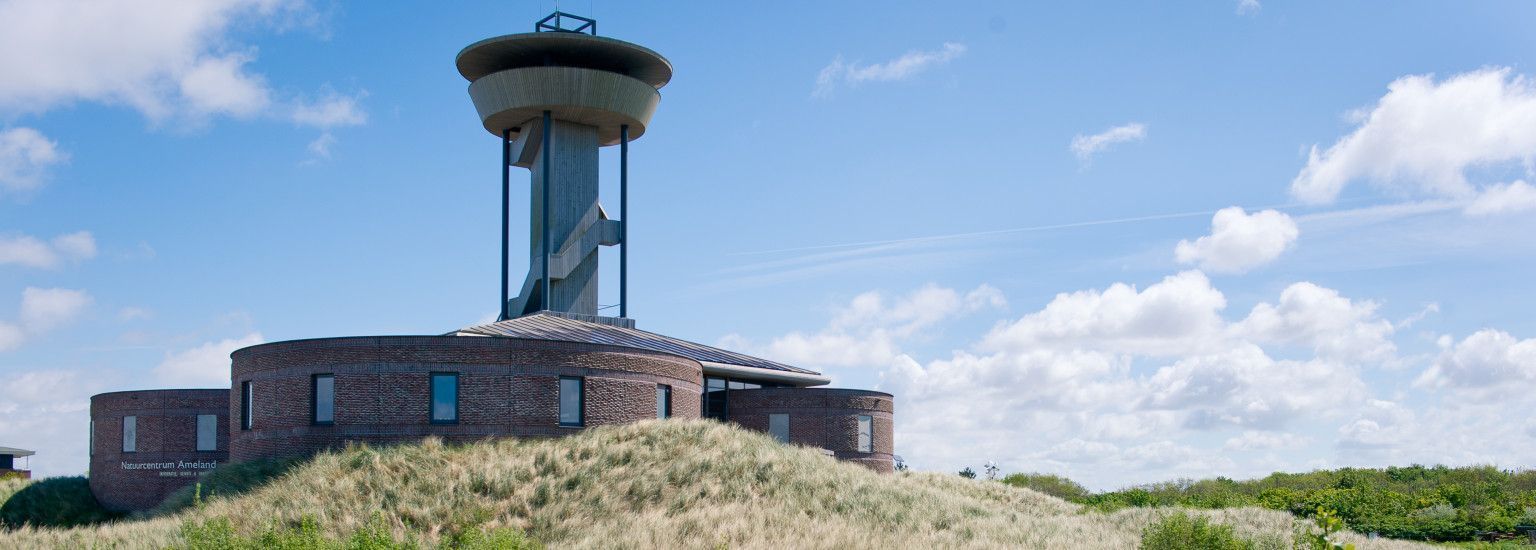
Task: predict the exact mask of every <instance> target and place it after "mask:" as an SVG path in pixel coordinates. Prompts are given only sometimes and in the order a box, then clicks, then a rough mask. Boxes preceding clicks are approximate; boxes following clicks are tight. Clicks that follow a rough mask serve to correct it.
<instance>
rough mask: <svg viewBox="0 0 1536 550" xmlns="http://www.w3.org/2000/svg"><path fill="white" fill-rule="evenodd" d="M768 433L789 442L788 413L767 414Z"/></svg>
mask: <svg viewBox="0 0 1536 550" xmlns="http://www.w3.org/2000/svg"><path fill="white" fill-rule="evenodd" d="M768 433H769V434H772V435H773V437H774V439H777V440H779V441H782V442H785V443H789V415H787V414H770V415H768Z"/></svg>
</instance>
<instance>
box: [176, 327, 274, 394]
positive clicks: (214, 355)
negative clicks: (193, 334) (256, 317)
mask: <svg viewBox="0 0 1536 550" xmlns="http://www.w3.org/2000/svg"><path fill="white" fill-rule="evenodd" d="M264 341H265V340H263V339H262V337H261V334H260V333H254V332H253V333H250V334H247V335H245V336H243V337H240V338H229V339H224V340H219V341H217V342H207V343H204V344H203V345H201V346H198V347H195V348H191V349H187V350H182V351H179V352H176V353H167V354H166V356H165V360H164V361H161V362H160V365H159V366H156V367H155V377H156V378H158V379H159V380H160V382H161V383H163V384H169V385H171V386H174V387H229V354H230V353H233V352H234V351H235V350H237V349H240V348H244V347H249V346H254V345H256V344H260V343H262V342H264Z"/></svg>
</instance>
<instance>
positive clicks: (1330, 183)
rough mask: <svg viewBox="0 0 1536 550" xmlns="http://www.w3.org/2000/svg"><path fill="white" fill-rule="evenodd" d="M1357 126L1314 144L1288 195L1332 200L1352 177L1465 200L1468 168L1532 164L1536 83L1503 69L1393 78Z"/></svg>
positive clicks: (1470, 191) (1471, 190) (1470, 188)
mask: <svg viewBox="0 0 1536 550" xmlns="http://www.w3.org/2000/svg"><path fill="white" fill-rule="evenodd" d="M1358 119H1359V120H1360V123H1359V126H1358V127H1357V128H1355V129H1354V131H1352V132H1350V134H1349V135H1347V136H1344V137H1343V138H1340V139H1339V140H1338V141H1337V142H1335V143H1334V144H1333V145H1332V146H1330V147H1328V149H1327V150H1324V151H1319V150H1318V148H1317V147H1316V146H1313V147H1312V151H1311V153H1310V155H1309V156H1308V159H1307V165H1306V167H1305V168H1303V169H1302V170H1301V173H1300V174H1298V175H1297V176H1296V178H1295V180H1293V181H1292V182H1291V194H1292V195H1294V196H1295V197H1296V198H1298V199H1301V200H1303V201H1306V202H1311V203H1330V202H1333V201H1334V199H1335V198H1337V197H1338V195H1339V193H1340V191H1342V190H1343V188H1344V187H1345V186H1346V185H1347V184H1348V183H1350V182H1352V181H1356V180H1368V181H1370V182H1372V183H1375V184H1376V185H1378V186H1381V187H1385V188H1388V189H1390V190H1392V191H1395V192H1398V193H1422V194H1428V195H1433V196H1439V197H1450V198H1460V199H1470V198H1471V197H1473V196H1474V195H1476V193H1477V190H1476V187H1475V186H1474V185H1473V184H1472V183H1471V182H1469V181H1468V180H1467V177H1466V176H1467V171H1468V170H1469V169H1471V168H1479V169H1486V168H1488V167H1498V166H1503V165H1510V164H1517V163H1523V164H1525V165H1526V166H1530V165H1531V164H1532V163H1533V162H1536V86H1533V85H1532V82H1531V80H1530V79H1528V78H1526V77H1524V76H1520V75H1515V74H1513V71H1511V70H1510V69H1509V68H1487V69H1481V70H1477V71H1472V72H1468V73H1463V74H1458V75H1455V76H1452V77H1450V78H1448V79H1446V80H1443V81H1439V82H1436V81H1435V79H1434V78H1433V77H1432V76H1429V75H1416V76H1405V77H1402V78H1399V79H1397V80H1396V81H1394V82H1392V83H1391V84H1390V85H1388V86H1387V94H1386V95H1385V96H1382V98H1381V99H1380V100H1379V101H1377V103H1376V105H1375V106H1374V107H1373V108H1370V109H1369V110H1368V112H1367V111H1362V112H1361V114H1360V115H1359V117H1358Z"/></svg>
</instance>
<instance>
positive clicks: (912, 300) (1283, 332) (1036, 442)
mask: <svg viewBox="0 0 1536 550" xmlns="http://www.w3.org/2000/svg"><path fill="white" fill-rule="evenodd" d="M994 291H995V290H994V289H991V288H990V287H983V288H981V289H978V290H976V291H972V292H970V293H965V294H962V293H960V292H956V291H954V290H950V289H945V288H943V287H935V286H928V287H924V288H922V289H919V290H918V291H915V292H912V293H909V294H907V295H904V296H901V297H898V298H896V299H889V298H887V297H886V296H885V295H884V294H883V293H879V292H870V293H865V294H861V295H859V296H857V297H855V298H853V299H852V300H850V301H849V302H848V303H847V304H846V305H845V306H843V307H840V308H838V309H836V310H835V311H833V312H832V315H831V316H830V319H829V322H828V325H827V328H825V329H823V330H821V331H817V332H797V333H792V334H791V335H790V336H789V337H784V338H778V339H774V342H793V343H794V344H795V345H796V346H801V347H802V349H805V350H810V351H806V352H805V357H806V358H816V357H823V358H824V357H833V358H836V359H835V360H836V361H839V362H847V363H849V364H853V363H857V364H860V365H861V366H869V367H873V370H874V371H875V372H876V373H877V374H878V380H879V382H878V385H877V387H878V389H880V390H883V391H889V392H892V393H894V394H896V395H897V396H898V399H900V400H901V402H902V403H903V405H902V410H903V411H906V412H904V413H902V414H900V415H898V416H897V435H896V437H897V440H898V452H899V453H901V454H902V455H903V456H904V457H906V458H907V459H908V460H909V461H910V462H911V463H913V464H915V465H917V466H918V467H919V468H924V469H930V468H931V469H938V470H951V469H958V468H960V467H962V466H964V465H967V464H970V465H972V466H974V465H975V464H976V463H977V462H978V461H981V460H996V461H998V462H999V463H1001V464H1002V465H1003V466H1004V468H1005V469H1008V470H1012V471H1049V472H1055V473H1061V474H1065V475H1069V476H1071V477H1073V478H1074V479H1077V480H1079V481H1081V482H1084V483H1087V484H1089V485H1090V486H1095V487H1100V488H1107V487H1114V486H1119V485H1124V484H1127V483H1134V482H1148V481H1155V480H1160V479H1170V478H1175V477H1188V476H1209V475H1213V473H1212V472H1219V473H1220V474H1221V475H1252V474H1254V473H1260V472H1267V471H1272V470H1273V469H1274V468H1276V467H1277V466H1276V464H1277V462H1275V461H1276V460H1290V459H1281V458H1275V457H1277V456H1285V457H1295V458H1294V462H1286V463H1285V464H1290V466H1288V467H1291V468H1305V467H1313V465H1312V464H1311V463H1310V462H1307V461H1309V460H1311V459H1314V458H1316V457H1318V456H1322V453H1325V452H1326V451H1327V448H1326V447H1322V448H1320V446H1323V445H1326V444H1327V443H1329V442H1334V443H1337V445H1338V446H1340V447H1344V446H1346V445H1356V446H1357V447H1358V445H1360V444H1363V443H1367V442H1376V443H1378V444H1379V443H1381V442H1383V441H1387V440H1388V439H1389V438H1399V437H1402V434H1404V433H1405V432H1404V431H1403V430H1407V429H1413V428H1411V424H1412V422H1407V425H1409V426H1410V427H1408V428H1402V427H1398V426H1399V425H1400V424H1403V423H1404V422H1405V421H1403V420H1402V419H1401V418H1397V417H1394V416H1392V415H1390V414H1387V413H1386V412H1383V411H1386V410H1388V409H1390V408H1391V406H1393V405H1394V402H1390V401H1383V400H1381V399H1380V398H1379V397H1377V396H1374V395H1372V385H1371V384H1369V383H1367V382H1366V380H1367V374H1368V373H1369V372H1372V371H1371V369H1377V368H1379V367H1380V366H1382V365H1388V364H1392V363H1393V362H1394V361H1396V360H1397V358H1396V345H1395V344H1394V342H1393V340H1392V337H1393V336H1394V334H1395V332H1394V328H1393V326H1392V324H1391V323H1390V322H1389V321H1386V320H1384V319H1382V318H1381V316H1380V315H1379V312H1378V311H1377V310H1378V309H1379V306H1378V305H1377V304H1376V303H1375V302H1371V301H1368V300H1352V299H1350V298H1348V297H1346V296H1343V295H1341V294H1340V293H1339V292H1338V291H1336V290H1333V289H1328V288H1324V287H1322V286H1319V285H1316V284H1313V283H1308V282H1301V283H1296V284H1293V285H1291V286H1289V287H1287V288H1286V289H1285V290H1284V291H1282V292H1281V293H1280V294H1279V296H1278V297H1277V298H1275V299H1272V300H1269V301H1264V302H1260V303H1259V304H1258V305H1256V306H1254V307H1253V308H1252V309H1251V310H1249V311H1247V312H1246V315H1242V316H1239V317H1237V319H1236V320H1231V319H1228V314H1226V312H1225V310H1226V309H1227V307H1228V302H1227V298H1226V296H1225V295H1223V293H1222V292H1221V291H1220V290H1218V289H1217V288H1215V287H1214V286H1213V285H1212V284H1211V281H1210V280H1209V278H1207V277H1206V276H1205V275H1204V274H1203V273H1201V272H1199V271H1186V272H1182V273H1177V274H1174V275H1169V276H1167V277H1165V278H1163V279H1162V280H1160V281H1156V282H1154V283H1152V284H1150V285H1147V286H1145V287H1140V286H1138V285H1134V284H1129V283H1115V284H1111V285H1108V286H1105V287H1102V288H1093V289H1085V290H1079V291H1076V292H1068V293H1062V294H1059V295H1057V296H1056V297H1055V298H1053V299H1052V300H1050V301H1049V302H1048V303H1046V304H1045V305H1044V306H1042V307H1040V308H1039V309H1036V310H1033V311H1028V312H1025V313H1023V314H1022V315H1018V316H1016V317H1013V318H1012V319H1011V320H1007V321H1004V322H1001V323H997V324H995V325H993V326H992V328H991V329H989V330H987V331H986V332H985V333H983V334H980V335H978V336H977V337H975V338H974V339H973V340H972V342H971V343H970V344H969V345H967V346H965V347H962V348H957V349H952V350H949V351H948V352H946V353H941V354H940V355H939V356H937V357H934V358H931V359H925V358H921V357H918V356H917V355H918V353H919V352H918V351H916V350H917V349H919V348H920V347H921V346H919V344H918V341H919V340H920V339H921V338H922V337H923V336H925V335H928V334H933V333H935V332H938V331H941V330H945V328H944V327H945V326H946V323H950V322H953V321H955V320H957V319H960V318H961V315H962V314H963V313H964V312H966V311H967V306H965V305H964V304H967V303H972V302H975V303H986V304H992V303H996V304H999V306H998V307H994V306H992V305H987V306H984V307H982V309H980V310H979V311H981V312H985V311H998V310H999V309H1000V305H1001V304H1003V303H1006V300H1005V299H1004V298H1003V297H1002V296H1001V293H998V296H997V298H996V301H995V302H993V301H992V300H991V299H990V298H986V299H983V298H982V297H984V296H990V295H992V294H993V292H994ZM970 297H975V300H971V299H968V298H970ZM924 308H929V309H932V310H933V312H934V313H931V314H925V313H921V312H919V311H918V310H921V309H924ZM740 342H741V341H740V340H738V341H737V342H732V343H733V344H735V343H740ZM806 365H807V366H811V367H816V366H818V364H817V363H814V362H813V363H806ZM1375 372H1387V371H1375ZM1378 401H1379V403H1378ZM1369 423H1375V427H1376V431H1375V432H1372V431H1370V430H1371V426H1370V424H1369ZM1359 448H1363V447H1359ZM1398 448H1401V447H1391V446H1390V445H1389V446H1385V447H1371V448H1370V449H1374V450H1391V449H1398ZM1228 452H1243V453H1251V454H1244V455H1236V456H1234V455H1227V454H1225V453H1228ZM1373 452H1374V451H1373ZM1239 456H1240V457H1241V458H1240V459H1239V458H1238V457H1239ZM1416 456H1419V455H1416ZM1437 456H1438V455H1437ZM1301 457H1305V460H1303V458H1301Z"/></svg>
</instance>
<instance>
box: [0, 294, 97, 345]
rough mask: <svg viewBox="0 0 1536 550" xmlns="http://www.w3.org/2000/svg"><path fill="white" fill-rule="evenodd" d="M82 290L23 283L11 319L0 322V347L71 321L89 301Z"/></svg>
mask: <svg viewBox="0 0 1536 550" xmlns="http://www.w3.org/2000/svg"><path fill="white" fill-rule="evenodd" d="M91 302H92V299H91V296H90V294H87V293H86V292H85V291H83V290H69V289H63V288H34V287H27V288H26V289H25V290H23V291H22V292H21V310H20V313H19V314H18V315H17V319H16V321H15V322H0V351H9V350H13V349H16V348H18V347H21V345H22V344H23V343H25V342H26V340H27V339H28V338H29V337H32V336H36V335H40V334H43V333H46V332H48V331H50V330H53V329H55V328H58V327H60V326H63V325H65V324H67V323H69V322H72V321H74V320H75V319H76V318H78V317H79V316H80V314H81V313H84V312H85V310H86V308H88V307H89V306H90V305H91Z"/></svg>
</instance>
